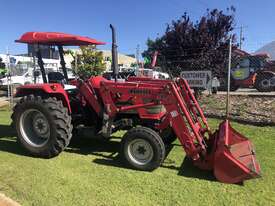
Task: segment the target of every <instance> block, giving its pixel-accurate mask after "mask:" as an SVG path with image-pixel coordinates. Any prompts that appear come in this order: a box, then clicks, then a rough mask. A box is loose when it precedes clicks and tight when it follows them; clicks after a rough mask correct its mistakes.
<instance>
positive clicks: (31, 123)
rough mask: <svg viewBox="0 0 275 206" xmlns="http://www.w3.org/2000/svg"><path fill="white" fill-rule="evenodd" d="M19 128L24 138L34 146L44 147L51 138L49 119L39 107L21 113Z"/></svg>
mask: <svg viewBox="0 0 275 206" xmlns="http://www.w3.org/2000/svg"><path fill="white" fill-rule="evenodd" d="M19 128H20V133H21V135H22V137H23V139H24V140H25V141H26V142H27V143H28V144H29V145H31V146H33V147H43V146H44V145H46V144H47V142H48V140H49V138H50V124H49V121H48V119H47V118H46V116H45V115H44V114H43V113H42V112H40V111H39V110H37V109H27V110H25V111H24V112H23V113H22V114H21V116H20V120H19Z"/></svg>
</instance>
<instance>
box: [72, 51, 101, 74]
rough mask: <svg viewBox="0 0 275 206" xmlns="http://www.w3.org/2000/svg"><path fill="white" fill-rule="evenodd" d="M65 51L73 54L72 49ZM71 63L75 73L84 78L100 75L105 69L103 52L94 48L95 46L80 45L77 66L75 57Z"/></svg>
mask: <svg viewBox="0 0 275 206" xmlns="http://www.w3.org/2000/svg"><path fill="white" fill-rule="evenodd" d="M67 53H70V54H71V55H73V52H72V51H67ZM73 56H75V55H73ZM71 65H72V68H73V70H74V72H75V74H77V75H78V76H80V77H81V78H84V79H87V78H89V77H91V76H97V75H100V74H102V73H103V72H104V71H105V69H106V64H105V62H104V59H103V52H101V51H98V50H96V47H95V46H81V47H80V52H79V54H77V68H75V58H74V60H73V61H72V62H71Z"/></svg>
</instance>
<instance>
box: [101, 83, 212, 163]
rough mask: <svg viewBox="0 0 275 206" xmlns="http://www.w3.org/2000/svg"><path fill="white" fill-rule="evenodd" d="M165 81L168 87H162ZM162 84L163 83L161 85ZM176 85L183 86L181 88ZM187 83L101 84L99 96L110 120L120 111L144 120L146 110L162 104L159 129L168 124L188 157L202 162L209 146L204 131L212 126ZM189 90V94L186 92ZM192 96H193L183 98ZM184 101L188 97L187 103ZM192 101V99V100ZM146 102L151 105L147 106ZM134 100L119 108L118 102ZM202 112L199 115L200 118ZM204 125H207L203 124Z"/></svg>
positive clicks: (165, 85) (207, 130)
mask: <svg viewBox="0 0 275 206" xmlns="http://www.w3.org/2000/svg"><path fill="white" fill-rule="evenodd" d="M163 82H165V84H163ZM161 83H162V84H161ZM177 84H182V86H184V85H185V86H184V87H182V88H180V87H179V86H178V85H177ZM186 84H187V83H186V81H185V80H183V81H181V80H180V79H179V80H177V83H176V82H173V81H170V80H167V81H159V80H151V81H147V80H145V81H143V82H142V81H140V82H131V81H130V82H126V83H118V82H117V83H114V82H104V81H103V82H101V87H100V96H101V97H102V100H103V103H104V105H105V113H106V114H107V115H108V117H109V118H112V117H115V115H116V114H117V113H119V112H123V111H126V110H132V109H136V110H137V111H138V113H139V116H140V117H141V118H144V117H145V116H146V114H145V111H144V108H149V107H152V106H156V105H163V106H164V107H165V109H166V114H165V116H164V117H163V118H162V121H161V123H160V125H158V127H160V128H162V124H166V122H167V121H168V122H169V124H170V125H171V127H172V128H173V130H174V132H175V134H176V135H177V137H178V138H179V140H180V142H181V144H182V146H183V148H184V150H185V152H186V154H187V155H188V156H189V157H191V158H192V159H193V160H194V161H195V160H198V159H200V158H201V157H200V156H201V155H202V154H206V144H205V142H204V139H205V137H204V134H205V132H209V133H210V130H209V127H208V124H207V121H206V118H205V117H204V115H203V113H202V111H201V109H200V108H199V106H198V103H197V101H196V100H195V98H194V97H193V96H192V92H191V90H190V88H189V87H186ZM188 89H189V91H187V90H188ZM182 94H189V95H190V96H187V95H185V96H183V95H182ZM184 98H186V99H187V98H189V99H188V101H189V103H188V104H187V103H186V101H185V99H184ZM192 98H193V100H191V99H192ZM144 99H147V100H148V99H150V100H151V101H150V102H146V103H144V101H143V100H144ZM129 100H131V102H132V105H130V106H121V107H119V106H117V105H116V103H117V102H124V101H129ZM197 111H200V112H199V113H200V115H202V116H200V115H197V114H196V113H197ZM203 124H204V125H203Z"/></svg>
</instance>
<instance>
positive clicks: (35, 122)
mask: <svg viewBox="0 0 275 206" xmlns="http://www.w3.org/2000/svg"><path fill="white" fill-rule="evenodd" d="M111 28H112V31H113V49H112V52H113V55H112V56H113V61H112V67H113V76H114V80H113V81H112V80H107V79H105V78H103V77H102V76H94V77H90V78H89V79H85V80H84V79H80V78H76V79H75V80H72V81H70V82H69V81H68V80H67V78H66V73H64V81H59V82H51V81H48V82H47V78H46V72H45V71H44V72H42V74H44V76H45V78H44V79H45V83H44V84H40V85H38V84H34V85H27V86H22V87H20V88H19V89H18V93H17V96H20V97H22V99H21V101H20V102H19V103H18V104H17V105H16V106H15V108H14V113H13V115H12V118H13V121H14V123H15V124H14V125H15V126H16V130H17V133H18V139H19V141H20V142H21V143H22V145H23V146H24V147H25V148H26V149H27V150H28V151H29V152H30V153H31V154H32V155H35V156H38V157H47V158H49V157H54V156H56V155H58V154H59V153H60V152H61V151H62V150H64V148H65V147H66V146H67V145H68V144H69V142H70V138H71V133H72V130H73V129H90V131H91V132H90V134H91V136H92V135H94V134H101V136H105V137H110V136H111V135H112V133H114V132H115V131H117V130H127V132H126V133H125V135H124V136H123V138H122V141H121V152H120V155H121V156H122V158H123V159H124V161H125V162H126V163H127V164H128V165H129V166H131V167H132V168H134V169H138V170H145V171H152V170H154V169H156V168H157V167H159V166H160V165H161V164H162V162H163V161H164V159H165V157H166V152H165V149H166V146H165V144H170V143H171V142H172V141H173V140H175V138H178V140H179V141H180V143H181V145H182V147H183V149H184V151H185V153H186V156H187V158H189V159H190V160H192V162H193V163H194V165H196V166H197V167H199V168H201V169H205V170H213V171H214V174H215V176H216V178H217V179H218V180H219V181H221V182H224V183H239V182H242V181H244V180H247V179H251V178H255V177H259V175H260V166H259V164H258V162H257V160H256V157H255V151H254V148H253V145H252V143H251V142H250V140H248V139H247V138H246V137H244V136H243V135H241V134H239V133H238V132H237V131H235V130H234V129H233V128H232V127H231V126H230V123H229V121H228V120H225V121H223V122H222V123H221V124H220V126H219V129H218V130H217V131H215V132H212V131H211V130H210V128H209V125H208V122H207V120H206V118H205V116H204V114H203V111H202V110H201V108H200V106H199V104H198V102H197V100H196V99H195V97H194V95H193V93H192V91H191V89H190V87H189V85H188V83H187V81H186V80H185V79H181V78H177V79H173V80H156V79H151V78H139V77H129V78H128V79H127V80H126V81H120V80H119V79H118V66H117V65H118V64H117V52H116V48H117V45H116V41H115V32H114V28H113V27H111ZM19 42H24V43H34V44H45V45H52V46H54V45H57V46H58V47H59V49H60V48H61V47H62V46H63V45H70V46H77V45H85V44H86V45H88V44H102V43H101V42H98V41H96V40H94V39H89V38H86V37H85V38H84V37H79V36H74V35H66V34H62V33H43V32H42V33H41V32H40V33H39V32H36V33H27V35H23V36H22V37H21V39H20V40H19ZM62 51H63V49H60V55H61V56H62V55H63V52H62ZM61 63H62V64H61V65H62V67H63V71H66V69H65V63H64V58H63V56H62V57H61ZM40 67H41V69H42V70H43V62H42V58H40ZM59 80H60V79H59ZM52 81H53V80H52ZM65 83H66V84H70V86H73V87H74V88H73V89H66V85H65ZM80 125H81V127H80Z"/></svg>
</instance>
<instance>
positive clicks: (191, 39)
mask: <svg viewBox="0 0 275 206" xmlns="http://www.w3.org/2000/svg"><path fill="white" fill-rule="evenodd" d="M234 15H235V8H234V7H231V8H228V9H227V10H226V12H224V11H222V10H218V9H213V10H211V11H210V10H207V12H206V14H205V15H204V16H202V17H201V19H200V20H199V21H196V22H195V23H194V22H192V20H191V19H190V17H189V16H188V14H187V13H185V14H184V15H183V16H182V17H181V18H180V19H178V20H174V21H172V23H171V24H168V25H167V28H166V32H165V34H164V35H163V36H162V37H159V38H157V39H155V40H151V39H148V41H147V46H148V49H147V50H146V51H144V52H143V57H151V56H152V54H153V52H154V51H156V50H157V51H159V53H160V56H159V58H158V62H157V65H158V66H161V67H162V68H163V69H164V70H165V69H167V68H168V67H169V69H170V70H171V72H172V73H173V74H174V75H179V73H180V71H183V70H211V71H212V72H213V75H215V76H218V77H224V76H225V75H226V73H227V70H226V64H227V62H228V42H229V41H228V40H229V38H230V35H232V37H233V47H236V46H237V44H236V37H235V36H236V35H235V34H232V32H233V29H234V24H235V23H234ZM165 64H166V65H165Z"/></svg>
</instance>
